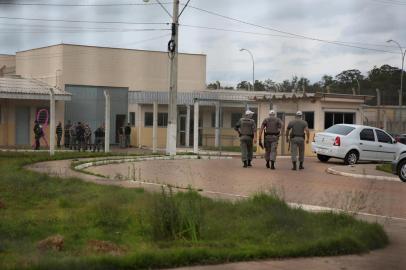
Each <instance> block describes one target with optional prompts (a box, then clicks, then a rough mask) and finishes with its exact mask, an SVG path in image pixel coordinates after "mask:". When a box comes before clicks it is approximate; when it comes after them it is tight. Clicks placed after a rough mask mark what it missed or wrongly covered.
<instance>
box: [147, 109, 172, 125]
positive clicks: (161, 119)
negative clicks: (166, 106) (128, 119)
mask: <svg viewBox="0 0 406 270" xmlns="http://www.w3.org/2000/svg"><path fill="white" fill-rule="evenodd" d="M153 125H154V114H153V113H152V112H146V113H145V118H144V126H146V127H152V126H153ZM167 126H168V113H158V127H167Z"/></svg>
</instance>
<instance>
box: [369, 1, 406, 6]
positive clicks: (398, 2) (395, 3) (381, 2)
mask: <svg viewBox="0 0 406 270" xmlns="http://www.w3.org/2000/svg"><path fill="white" fill-rule="evenodd" d="M368 1H371V2H375V3H380V4H386V5H391V6H406V3H405V2H400V1H389V0H368Z"/></svg>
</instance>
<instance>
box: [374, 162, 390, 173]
mask: <svg viewBox="0 0 406 270" xmlns="http://www.w3.org/2000/svg"><path fill="white" fill-rule="evenodd" d="M376 169H377V170H378V171H383V172H387V173H392V167H391V164H381V165H376Z"/></svg>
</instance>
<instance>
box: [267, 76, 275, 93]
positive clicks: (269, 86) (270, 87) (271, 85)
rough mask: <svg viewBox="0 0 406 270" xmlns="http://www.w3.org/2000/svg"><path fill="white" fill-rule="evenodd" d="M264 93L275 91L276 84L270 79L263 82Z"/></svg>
mask: <svg viewBox="0 0 406 270" xmlns="http://www.w3.org/2000/svg"><path fill="white" fill-rule="evenodd" d="M264 87H265V91H275V92H276V91H277V87H276V83H275V82H274V81H272V80H271V79H266V80H265V81H264Z"/></svg>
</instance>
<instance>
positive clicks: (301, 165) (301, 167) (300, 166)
mask: <svg viewBox="0 0 406 270" xmlns="http://www.w3.org/2000/svg"><path fill="white" fill-rule="evenodd" d="M303 169H304V167H303V162H300V163H299V170H303Z"/></svg>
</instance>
